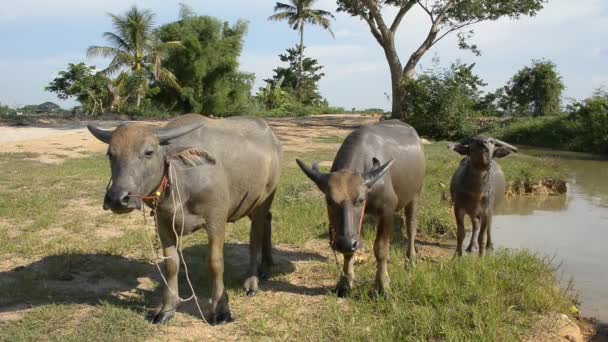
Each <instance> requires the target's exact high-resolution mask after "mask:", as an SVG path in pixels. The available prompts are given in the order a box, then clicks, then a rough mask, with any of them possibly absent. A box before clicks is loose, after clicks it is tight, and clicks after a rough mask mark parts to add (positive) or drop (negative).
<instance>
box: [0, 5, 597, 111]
mask: <svg viewBox="0 0 608 342" xmlns="http://www.w3.org/2000/svg"><path fill="white" fill-rule="evenodd" d="M179 3H185V4H187V5H189V6H190V7H191V8H192V9H193V10H194V11H195V12H196V13H198V14H204V15H211V16H215V17H218V18H220V19H222V20H226V21H228V22H230V23H234V22H236V21H237V20H239V19H243V20H246V21H247V22H248V23H249V30H248V33H247V35H246V37H245V41H244V48H243V53H242V55H241V58H240V69H241V70H242V71H247V72H252V73H255V75H256V84H255V87H254V90H257V88H258V87H259V86H262V84H263V81H262V80H263V79H264V78H267V77H269V76H270V75H272V69H274V68H275V67H277V66H278V65H279V59H278V55H279V54H281V53H283V52H284V51H285V49H286V48H289V47H293V46H294V45H295V44H296V43H297V42H298V39H299V38H298V34H297V32H296V31H293V30H291V29H290V28H289V27H288V26H287V23H285V22H271V21H268V20H267V18H268V16H270V15H271V14H272V9H273V6H274V1H269V0H205V1H194V0H180V1H170V0H146V1H144V0H135V1H124V0H104V1H83V0H54V1H48V0H20V1H9V0H2V1H0V37H2V44H1V48H0V103H2V104H8V105H10V106H13V107H18V106H23V105H25V104H38V103H42V102H45V101H53V102H56V103H59V104H61V105H62V106H64V107H66V108H68V107H71V106H73V105H75V102H74V101H59V100H58V99H57V98H56V96H55V95H54V94H52V93H48V92H45V90H44V87H45V86H46V85H47V84H48V83H49V82H50V81H51V80H52V79H53V78H54V77H55V76H56V75H57V72H58V71H60V70H65V68H66V66H67V64H68V63H78V62H85V63H87V64H91V65H95V66H97V67H98V68H99V69H103V68H104V67H105V66H106V65H107V60H102V59H88V58H86V49H87V47H89V46H90V45H105V42H104V41H103V39H102V37H101V35H102V33H103V32H105V31H111V29H112V27H111V21H110V19H109V17H108V15H107V13H108V12H109V13H115V14H122V13H124V12H125V11H126V10H127V9H128V8H129V7H131V6H132V5H137V6H138V7H141V8H148V9H150V10H152V11H153V12H154V13H156V17H155V22H156V24H157V25H162V24H164V23H168V22H172V21H175V20H177V18H178V13H179ZM315 6H316V7H317V8H321V9H325V10H330V11H335V9H336V3H335V1H333V0H318V1H317V3H316V5H315ZM393 13H394V12H391V11H390V10H387V11H385V13H384V14H385V15H386V16H388V17H391V16H392V14H393ZM428 29H429V20H428V17H427V16H426V14H424V12H422V10H420V9H417V8H416V9H414V10H412V11H410V13H408V15H407V16H406V17H405V19H404V21H403V23H402V25H401V28H400V29H399V31H398V33H397V36H396V44H397V51H398V53H399V55H400V57H401V60H402V63H403V64H405V61H406V60H407V57H408V56H409V55H410V54H411V53H412V52H413V51H414V50H415V48H416V47H417V46H418V45H419V44H420V43H421V42H422V40H423V39H424V37H425V33H426V32H427V31H428ZM474 29H475V32H476V33H475V36H474V38H473V42H474V43H476V44H477V45H478V46H479V48H480V49H481V51H482V55H481V56H479V57H478V56H475V55H473V54H472V53H470V52H468V51H462V50H459V49H458V46H457V43H456V39H455V38H456V37H455V36H450V37H449V38H446V39H444V40H442V41H441V42H440V43H438V44H437V45H436V46H434V47H433V49H432V50H431V51H429V52H428V53H427V54H426V55H425V57H424V58H423V60H422V61H421V63H420V65H419V69H420V70H423V69H424V68H429V67H431V66H432V65H433V62H432V60H433V58H438V59H439V61H440V62H439V65H440V66H442V67H448V66H449V65H450V63H452V62H455V61H457V60H460V61H461V62H463V63H476V66H475V69H474V70H475V72H476V73H477V74H478V75H479V76H480V77H481V78H482V79H483V80H484V81H485V82H486V83H487V84H488V85H487V86H486V90H487V91H493V90H494V89H496V88H498V87H501V86H503V85H505V84H506V82H507V81H508V80H509V78H510V77H511V76H512V75H513V74H514V73H515V72H516V71H517V70H519V69H521V68H522V67H524V66H526V65H529V64H530V63H531V61H532V60H533V59H541V58H545V59H549V60H551V61H553V62H554V63H556V64H557V66H558V70H559V72H560V74H561V75H562V77H563V80H564V83H565V85H566V89H565V92H564V97H565V98H576V99H581V98H584V97H586V96H589V95H590V94H591V92H592V91H593V89H595V88H597V87H600V86H602V85H606V86H608V1H606V0H578V1H572V0H549V1H548V3H547V4H546V5H545V8H544V9H543V10H542V11H541V12H539V13H538V15H537V16H535V17H532V18H528V17H523V18H522V19H520V20H517V21H512V20H508V19H501V20H498V21H493V22H484V23H480V24H477V25H476V26H474ZM333 31H334V32H335V38H332V37H331V35H330V34H329V33H328V32H326V31H323V30H321V29H319V28H316V27H310V26H308V27H306V31H305V46H306V47H307V55H308V56H310V57H314V58H317V59H318V60H319V62H320V64H321V65H324V66H325V68H324V70H323V71H324V72H325V74H326V76H325V77H324V78H323V79H322V80H321V81H320V83H319V86H320V90H321V93H322V95H323V96H325V97H326V98H327V99H328V100H329V102H330V104H331V105H334V106H341V107H345V108H347V109H350V108H359V109H363V108H371V107H375V108H378V107H380V108H385V109H388V108H390V103H389V100H388V98H387V93H389V92H390V76H389V70H388V64H387V62H386V59H385V56H384V53H383V51H382V49H381V48H380V47H379V46H378V43H377V42H376V41H375V40H374V39H373V37H372V35H371V34H370V32H369V28H368V27H367V24H366V23H365V22H364V21H361V20H359V19H357V18H355V17H351V16H349V15H347V14H344V13H336V20H335V22H334V23H333Z"/></svg>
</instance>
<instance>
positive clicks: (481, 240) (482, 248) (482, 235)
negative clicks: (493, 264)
mask: <svg viewBox="0 0 608 342" xmlns="http://www.w3.org/2000/svg"><path fill="white" fill-rule="evenodd" d="M488 223H489V216H487V215H484V216H482V217H481V229H480V230H479V236H478V237H477V243H478V244H479V256H484V254H485V253H486V241H485V240H486V233H487V231H488Z"/></svg>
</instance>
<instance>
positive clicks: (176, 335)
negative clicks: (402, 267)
mask: <svg viewBox="0 0 608 342" xmlns="http://www.w3.org/2000/svg"><path fill="white" fill-rule="evenodd" d="M267 121H268V122H269V124H270V125H271V127H272V128H273V130H274V131H275V133H276V134H277V136H278V137H279V138H280V139H281V141H282V143H283V148H284V150H285V151H287V152H306V151H311V150H320V149H324V150H327V149H332V150H335V149H337V146H338V144H335V143H330V144H328V143H322V142H318V140H317V141H316V138H319V137H336V138H337V137H342V138H343V137H345V136H346V135H347V134H348V133H349V132H350V131H351V130H353V129H354V128H356V127H358V126H359V125H362V124H367V123H373V122H377V121H378V117H372V116H362V115H320V116H314V117H303V118H276V119H268V120H267ZM88 123H90V122H87V121H49V120H46V121H45V120H40V121H39V122H37V123H35V124H32V125H30V126H23V127H21V126H9V125H0V153H6V152H9V153H30V154H32V155H31V156H28V157H27V158H34V159H36V160H39V161H41V162H44V163H61V162H62V161H63V160H65V159H66V158H74V157H83V156H86V155H90V154H91V153H103V152H105V149H106V145H105V144H103V143H101V142H99V141H98V140H96V139H95V138H94V137H93V136H92V135H91V134H90V133H89V132H88V130H87V129H86V125H87V124H88ZM93 123H94V124H96V125H98V126H100V127H102V128H106V129H110V128H113V127H116V126H117V125H118V124H120V122H119V121H103V122H100V121H95V122H93ZM151 124H155V125H157V124H162V122H154V123H151ZM336 140H337V139H336ZM319 243H321V242H320V241H310V243H307V244H305V246H300V247H298V248H297V249H294V247H293V246H276V249H277V252H278V254H279V259H280V258H281V255H283V256H284V258H287V259H288V257H287V256H288V255H292V254H294V253H316V254H317V255H318V254H321V255H322V256H323V257H325V258H326V257H329V255H328V254H327V253H325V252H328V251H327V250H326V249H327V248H324V247H320V246H319V245H318V244H319ZM323 246H324V245H323ZM418 248H419V256H420V259H421V260H424V259H428V260H437V259H442V258H447V257H450V256H451V255H452V253H453V251H452V250H450V249H448V248H444V247H441V246H436V245H433V244H422V245H419V247H418ZM242 252H243V253H246V249H245V248H243V251H242ZM287 259H286V260H285V262H292V263H293V265H294V267H295V271H294V272H293V273H292V274H291V275H290V277H289V283H290V284H289V285H290V286H293V287H294V288H297V287H301V286H302V285H307V286H310V287H311V288H313V289H314V288H318V286H319V285H321V286H322V287H331V286H332V285H333V282H334V281H335V280H334V279H333V278H332V277H331V276H329V275H328V276H324V277H320V278H316V279H307V278H309V277H310V274H311V272H310V271H311V270H310V267H314V265H315V263H314V262H313V263H312V264H311V262H310V261H301V260H300V261H297V260H295V259H294V260H287ZM358 262H373V256H372V255H371V254H370V253H369V251H368V253H360V256H359V260H358ZM317 264H318V261H317ZM11 266H12V267H14V266H15V265H11ZM3 268H6V267H3ZM307 271H308V272H307ZM313 273H314V272H313ZM303 274H307V277H303V276H302V275H303ZM138 280H139V278H138ZM144 280H145V281H149V279H147V278H146V279H144ZM310 281H314V282H315V284H312V283H310ZM303 282H304V283H303ZM76 283H77V282H76ZM305 283H306V284H305ZM313 285H314V286H313ZM315 286H316V287H315ZM110 287H111V286H110ZM270 287H272V286H270ZM263 290H264V289H263ZM266 290H269V291H262V292H260V294H259V295H258V296H256V297H255V298H254V299H253V300H248V301H235V302H233V311H234V312H256V311H255V310H254V307H255V306H256V305H260V303H261V302H262V301H263V302H265V303H275V304H277V305H282V304H279V303H290V304H289V305H290V306H292V305H295V307H294V310H302V308H308V307H314V306H315V305H318V304H319V303H318V301H320V300H321V299H320V298H319V296H314V295H311V294H310V293H289V292H285V291H283V292H281V289H272V288H267V289H266ZM122 295H125V296H126V295H128V293H123V294H122ZM26 312H27V308H25V307H20V308H17V307H15V308H12V309H9V310H0V321H9V320H15V319H20V318H21V317H23V315H24V314H25V313H26ZM254 316H255V315H254ZM241 318H242V319H245V318H244V317H241ZM247 319H255V317H253V316H252V317H248V318H247ZM550 321H551V322H552V323H555V324H559V325H560V326H563V328H559V327H558V329H557V331H559V332H558V333H544V332H542V331H540V332H539V333H538V334H535V335H533V336H531V338H530V341H583V340H588V339H589V336H592V335H594V330H593V327H592V326H591V325H590V324H588V323H587V324H586V325H585V322H579V324H578V325H580V326H581V328H582V329H578V328H577V324H573V323H572V322H571V321H569V320H563V317H558V318H556V319H550ZM556 322H557V323H556ZM235 328H236V326H235V325H232V324H229V325H227V326H224V327H219V328H212V327H209V326H206V325H202V324H200V322H198V321H197V320H196V319H195V318H192V316H190V315H184V314H178V316H177V317H176V323H175V325H171V326H167V327H165V328H163V329H162V330H161V331H159V334H158V335H156V336H155V337H154V338H155V339H158V340H167V339H170V340H183V339H188V340H190V339H193V338H194V339H196V338H209V337H211V338H222V339H224V338H225V337H226V336H232V338H236V339H238V338H239V337H238V332H237V330H238V329H235ZM547 331H556V329H555V328H553V327H552V328H549V329H547ZM581 332H582V334H581ZM241 337H243V336H241ZM593 340H597V339H593Z"/></svg>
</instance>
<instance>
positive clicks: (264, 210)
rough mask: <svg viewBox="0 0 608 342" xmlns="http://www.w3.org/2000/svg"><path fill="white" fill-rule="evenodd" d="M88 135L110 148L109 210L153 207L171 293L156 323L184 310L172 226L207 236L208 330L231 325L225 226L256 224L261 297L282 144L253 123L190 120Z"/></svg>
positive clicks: (253, 283) (253, 269)
mask: <svg viewBox="0 0 608 342" xmlns="http://www.w3.org/2000/svg"><path fill="white" fill-rule="evenodd" d="M88 128H89V130H90V131H91V133H92V134H93V135H94V136H95V137H96V138H97V139H99V140H101V141H103V142H104V143H106V144H109V146H108V152H107V154H108V158H109V160H110V167H111V171H112V179H111V184H110V186H109V187H108V189H107V192H106V195H105V199H104V203H103V207H104V209H111V210H112V211H113V212H115V213H118V214H122V213H127V212H130V211H132V210H134V209H138V208H141V205H142V197H143V201H144V202H145V203H146V204H147V205H149V206H152V207H154V212H155V215H156V219H157V221H158V234H159V236H160V240H161V243H162V247H163V254H164V257H165V263H164V268H165V277H166V279H167V283H168V286H165V288H164V290H163V297H162V302H161V304H160V306H159V308H158V309H157V311H156V312H155V314H154V315H153V317H152V321H153V323H156V324H158V323H165V322H167V321H168V320H169V319H171V318H172V317H173V316H174V314H175V309H176V307H177V306H178V304H179V298H178V297H177V295H178V286H177V284H178V281H177V274H178V270H179V267H180V259H179V255H178V250H177V248H176V243H177V241H176V240H177V234H176V233H175V232H174V227H175V228H176V229H177V232H178V234H180V233H181V229H182V227H183V234H184V235H185V234H189V233H192V232H194V231H196V230H199V229H205V230H206V231H207V235H208V237H209V257H208V262H209V271H210V273H211V279H212V285H213V290H212V295H211V300H212V304H211V317H210V323H211V324H220V323H224V322H227V321H229V320H230V319H231V315H230V308H229V305H228V297H227V294H226V290H225V289H224V280H223V275H224V256H223V255H224V253H223V248H224V236H225V234H224V233H225V227H226V223H227V222H234V221H236V220H238V219H240V218H243V217H245V216H248V217H249V218H250V219H251V235H250V237H251V241H250V266H249V273H248V277H247V279H246V280H245V284H244V287H245V290H246V291H247V294H249V295H252V294H255V291H257V289H258V274H261V273H262V272H263V271H266V270H267V268H268V267H269V266H270V265H271V264H272V252H271V249H272V245H271V217H272V216H271V213H270V206H271V204H272V200H273V197H274V193H275V190H276V187H277V184H278V181H279V173H280V158H281V145H280V142H279V140H278V139H277V137H276V136H275V135H274V133H273V132H272V130H271V129H270V127H268V125H267V124H266V123H265V122H264V121H262V120H259V119H255V118H244V117H237V118H229V119H221V120H215V119H208V118H205V117H203V116H201V115H196V114H188V115H184V116H181V117H178V118H176V119H174V120H172V121H170V122H169V123H167V125H166V126H165V127H163V128H157V129H153V128H150V127H149V126H144V125H140V124H131V125H121V126H119V127H118V128H116V129H115V130H114V131H105V130H102V129H99V128H97V127H95V126H91V125H89V126H88ZM169 166H170V167H169ZM169 170H174V171H175V172H174V174H171V175H170V174H168V173H169ZM167 180H173V182H171V181H169V182H168V184H167ZM172 193H173V195H172ZM155 194H158V198H157V199H156V198H155V197H154V196H155ZM178 194H179V195H180V196H179V197H178ZM172 197H175V201H174V200H173V198H172ZM180 197H181V202H180ZM182 208H183V214H182ZM176 211H177V214H176ZM174 214H176V215H175V223H173V220H174ZM182 215H183V216H182ZM260 254H261V265H259V262H258V258H259V256H260Z"/></svg>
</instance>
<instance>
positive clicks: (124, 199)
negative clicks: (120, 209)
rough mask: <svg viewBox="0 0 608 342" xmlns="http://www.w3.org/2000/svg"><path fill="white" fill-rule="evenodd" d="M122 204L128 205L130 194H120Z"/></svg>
mask: <svg viewBox="0 0 608 342" xmlns="http://www.w3.org/2000/svg"><path fill="white" fill-rule="evenodd" d="M120 204H121V205H123V206H127V205H128V204H129V194H128V193H126V192H125V193H123V194H121V195H120Z"/></svg>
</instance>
